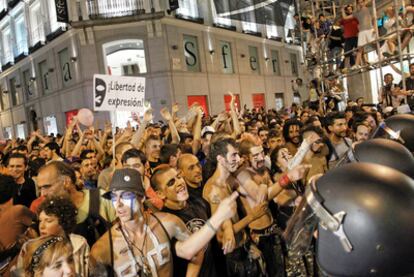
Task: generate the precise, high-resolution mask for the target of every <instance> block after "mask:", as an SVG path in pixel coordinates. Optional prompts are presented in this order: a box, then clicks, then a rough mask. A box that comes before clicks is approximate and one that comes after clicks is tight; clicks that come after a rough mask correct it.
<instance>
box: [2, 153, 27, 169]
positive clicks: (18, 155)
mask: <svg viewBox="0 0 414 277" xmlns="http://www.w3.org/2000/svg"><path fill="white" fill-rule="evenodd" d="M11 159H23V160H24V166H27V162H28V161H27V158H26V156H25V155H24V154H22V153H12V154H10V155H9V157H8V158H7V161H6V166H8V165H9V162H10V160H11Z"/></svg>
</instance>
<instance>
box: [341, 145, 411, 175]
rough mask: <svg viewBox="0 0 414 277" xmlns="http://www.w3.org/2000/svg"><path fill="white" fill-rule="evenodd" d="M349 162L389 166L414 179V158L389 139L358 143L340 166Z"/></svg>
mask: <svg viewBox="0 0 414 277" xmlns="http://www.w3.org/2000/svg"><path fill="white" fill-rule="evenodd" d="M349 162H364V163H375V164H380V165H385V166H389V167H391V168H394V169H397V170H398V171H401V172H402V173H404V174H406V175H408V176H410V177H411V178H413V179H414V156H413V155H412V154H411V152H410V151H409V150H408V149H407V148H405V147H404V146H403V145H401V144H400V143H397V142H395V141H392V140H389V139H383V138H376V139H370V140H367V141H364V142H362V143H358V144H357V145H355V148H354V149H350V150H349V151H348V152H347V155H345V157H344V159H343V160H341V162H340V164H341V165H342V164H345V163H349ZM338 165H339V163H338Z"/></svg>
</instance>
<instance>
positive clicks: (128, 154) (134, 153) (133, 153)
mask: <svg viewBox="0 0 414 277" xmlns="http://www.w3.org/2000/svg"><path fill="white" fill-rule="evenodd" d="M130 158H138V159H140V160H141V163H142V164H144V165H145V163H146V162H147V157H145V154H144V152H142V151H141V150H138V149H136V148H132V149H129V150H127V151H125V152H124V154H122V158H121V163H122V164H124V163H126V162H127V160H128V159H130Z"/></svg>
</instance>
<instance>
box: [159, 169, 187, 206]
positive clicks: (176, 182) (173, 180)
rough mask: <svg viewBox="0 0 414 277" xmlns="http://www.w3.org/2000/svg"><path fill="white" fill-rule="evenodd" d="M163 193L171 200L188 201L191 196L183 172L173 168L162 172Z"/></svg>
mask: <svg viewBox="0 0 414 277" xmlns="http://www.w3.org/2000/svg"><path fill="white" fill-rule="evenodd" d="M159 180H160V181H159V182H160V188H161V193H162V194H163V196H164V197H165V199H166V200H168V201H171V202H182V201H186V200H187V199H188V197H189V194H188V191H187V185H186V184H185V181H184V179H183V178H182V177H181V174H180V173H179V172H177V170H175V169H174V168H171V169H169V170H167V171H165V172H164V173H162V174H161V176H160V178H159Z"/></svg>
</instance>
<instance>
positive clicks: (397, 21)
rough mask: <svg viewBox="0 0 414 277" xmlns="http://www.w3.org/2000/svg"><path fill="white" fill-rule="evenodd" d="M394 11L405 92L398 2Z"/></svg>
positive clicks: (403, 82)
mask: <svg viewBox="0 0 414 277" xmlns="http://www.w3.org/2000/svg"><path fill="white" fill-rule="evenodd" d="M394 10H395V17H396V25H397V41H398V55H399V58H400V67H401V81H402V85H403V90H404V91H405V89H406V86H405V74H404V60H403V56H402V49H401V32H400V21H399V20H398V3H397V0H394ZM405 98H406V97H405Z"/></svg>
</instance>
